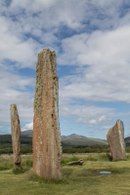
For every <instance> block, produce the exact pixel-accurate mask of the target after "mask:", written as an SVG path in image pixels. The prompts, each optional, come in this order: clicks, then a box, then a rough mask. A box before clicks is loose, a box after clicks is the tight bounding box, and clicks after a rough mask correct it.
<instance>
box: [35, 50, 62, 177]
mask: <svg viewBox="0 0 130 195" xmlns="http://www.w3.org/2000/svg"><path fill="white" fill-rule="evenodd" d="M60 160H61V141H60V130H59V108H58V77H57V70H56V54H55V52H54V51H50V50H49V49H43V50H42V51H41V52H40V53H39V54H38V62H37V65H36V91H35V100H34V119H33V170H34V172H35V173H36V174H37V175H38V176H40V177H42V178H44V179H47V180H49V179H60V177H61V165H60Z"/></svg>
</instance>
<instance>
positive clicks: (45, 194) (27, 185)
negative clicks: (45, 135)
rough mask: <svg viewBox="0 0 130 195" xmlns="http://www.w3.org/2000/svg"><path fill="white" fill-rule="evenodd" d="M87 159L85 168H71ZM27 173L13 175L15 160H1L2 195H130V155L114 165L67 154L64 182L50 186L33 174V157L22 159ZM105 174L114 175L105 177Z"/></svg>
mask: <svg viewBox="0 0 130 195" xmlns="http://www.w3.org/2000/svg"><path fill="white" fill-rule="evenodd" d="M78 159H83V160H84V162H85V163H84V165H83V166H67V163H68V162H69V161H72V160H78ZM22 164H23V170H24V172H23V173H19V174H15V173H13V171H12V170H13V164H12V157H11V156H9V155H6V156H5V155H4V156H0V195H35V194H36V195H41V194H42V195H130V155H128V160H127V161H118V162H110V161H109V160H108V158H107V156H106V155H105V154H75V155H71V154H64V155H63V159H62V175H63V176H62V180H60V181H57V182H54V181H51V182H49V181H48V182H46V181H44V180H43V179H41V178H39V177H37V176H35V175H34V174H33V173H32V170H31V167H32V157H31V155H24V156H22ZM101 170H109V171H111V172H112V174H111V175H109V176H101V175H100V173H99V172H100V171H101Z"/></svg>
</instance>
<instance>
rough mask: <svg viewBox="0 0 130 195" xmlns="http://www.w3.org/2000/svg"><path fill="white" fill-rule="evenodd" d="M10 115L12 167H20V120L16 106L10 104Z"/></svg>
mask: <svg viewBox="0 0 130 195" xmlns="http://www.w3.org/2000/svg"><path fill="white" fill-rule="evenodd" d="M10 113H11V133H12V147H13V160H14V166H15V167H16V168H17V167H21V156H20V135H21V128H20V120H19V115H18V110H17V106H16V105H15V104H12V105H11V106H10Z"/></svg>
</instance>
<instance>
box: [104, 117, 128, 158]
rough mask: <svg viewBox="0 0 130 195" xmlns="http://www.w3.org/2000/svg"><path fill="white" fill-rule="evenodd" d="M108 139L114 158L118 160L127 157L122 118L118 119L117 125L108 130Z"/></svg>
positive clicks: (111, 155)
mask: <svg viewBox="0 0 130 195" xmlns="http://www.w3.org/2000/svg"><path fill="white" fill-rule="evenodd" d="M107 141H108V145H109V149H110V157H111V159H112V160H115V161H116V160H124V159H126V152H125V141H124V125H123V122H122V121H121V120H118V121H117V122H116V124H115V126H114V127H113V128H111V129H110V130H109V131H108V133H107Z"/></svg>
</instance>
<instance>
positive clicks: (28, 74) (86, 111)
mask: <svg viewBox="0 0 130 195" xmlns="http://www.w3.org/2000/svg"><path fill="white" fill-rule="evenodd" d="M47 47H49V48H50V49H52V50H55V51H56V53H57V64H58V74H59V82H60V126H61V132H62V134H64V135H68V134H72V133H77V134H81V135H86V136H89V137H101V138H104V137H105V134H106V132H107V130H108V129H109V128H110V127H111V126H113V125H114V123H115V121H116V120H117V119H121V120H123V121H124V125H125V135H126V136H128V135H130V1H129V0H109V1H108V0H80V1H79V0H66V1H64V0H22V1H21V0H0V133H7V132H10V115H9V107H10V104H12V103H16V104H17V105H18V109H19V114H20V119H21V126H22V129H23V130H25V129H31V128H32V118H33V98H34V87H35V65H36V62H37V54H38V52H39V51H40V50H42V48H47Z"/></svg>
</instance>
